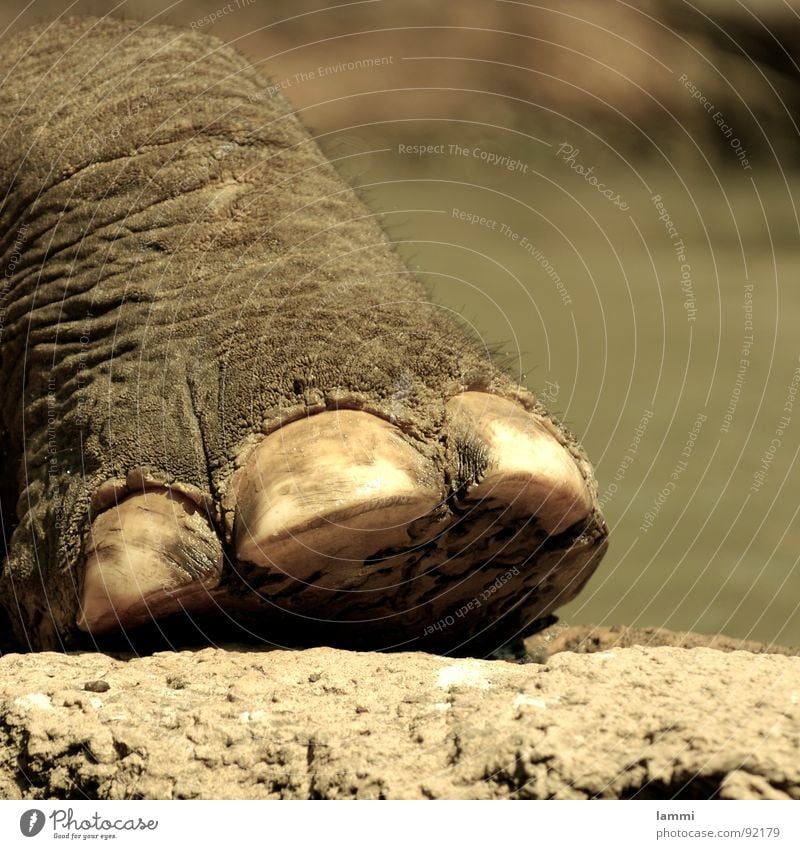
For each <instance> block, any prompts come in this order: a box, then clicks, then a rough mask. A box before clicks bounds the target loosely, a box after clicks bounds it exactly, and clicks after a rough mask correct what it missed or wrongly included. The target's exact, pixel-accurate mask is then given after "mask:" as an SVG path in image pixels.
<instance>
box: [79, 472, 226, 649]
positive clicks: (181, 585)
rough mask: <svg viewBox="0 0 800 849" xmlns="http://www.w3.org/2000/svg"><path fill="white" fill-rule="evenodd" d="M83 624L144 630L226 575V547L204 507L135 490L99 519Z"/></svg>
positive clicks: (94, 629)
mask: <svg viewBox="0 0 800 849" xmlns="http://www.w3.org/2000/svg"><path fill="white" fill-rule="evenodd" d="M85 554H86V562H85V571H84V577H83V588H82V597H81V605H80V609H79V612H78V616H77V625H78V627H79V628H80V629H81V630H82V631H86V632H89V633H91V634H95V635H96V634H105V633H109V632H115V631H120V630H126V629H129V628H136V627H138V626H140V625H143V624H145V623H147V622H151V621H154V620H156V619H159V618H160V617H162V616H165V615H168V614H170V613H173V612H176V611H178V610H181V609H185V608H186V607H187V606H191V603H192V601H193V600H194V599H196V598H197V597H198V596H200V597H203V596H207V595H208V592H209V591H210V590H211V589H212V588H213V587H215V586H216V585H217V584H218V583H219V580H220V576H221V572H222V563H223V556H222V547H221V545H220V543H219V540H218V539H217V537H216V535H215V533H214V531H213V529H212V528H211V526H210V524H209V522H208V520H207V518H206V516H205V515H204V513H203V511H202V510H201V509H200V508H199V507H198V506H197V505H196V504H195V503H194V502H193V501H191V500H190V499H189V498H187V497H186V496H184V495H182V494H179V493H177V492H174V491H172V490H170V489H166V488H164V489H152V490H146V491H142V492H139V493H136V494H131V495H128V496H127V497H126V498H124V499H123V500H121V501H120V502H119V503H118V504H116V505H114V506H112V507H110V508H108V509H106V510H105V511H104V512H102V513H101V514H100V515H99V516H98V517H97V518H96V519H95V520H94V521H93V523H92V525H91V529H90V532H89V537H88V541H87V545H86V550H85Z"/></svg>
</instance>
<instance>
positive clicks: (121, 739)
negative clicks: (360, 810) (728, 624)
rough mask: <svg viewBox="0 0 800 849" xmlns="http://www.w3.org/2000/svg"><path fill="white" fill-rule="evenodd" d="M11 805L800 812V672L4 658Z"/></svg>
mask: <svg viewBox="0 0 800 849" xmlns="http://www.w3.org/2000/svg"><path fill="white" fill-rule="evenodd" d="M0 681H2V682H3V683H2V684H0V797H5V798H26V799H45V798H56V799H78V798H84V797H89V798H93V799H127V798H147V799H178V798H204V799H222V798H225V799H228V798H231V799H262V798H263V799H268V798H287V799H288V798H295V799H297V798H299V799H307V798H312V799H337V798H339V799H341V798H359V799H374V798H392V799H399V798H404V799H417V798H447V799H456V798H457V799H499V798H530V799H548V798H556V799H589V798H658V799H669V798H684V799H685V798H710V797H716V798H737V799H738V798H748V799H753V798H758V799H765V798H770V799H786V798H800V761H798V758H797V751H798V749H800V658H797V657H786V656H780V655H771V654H754V653H749V652H743V651H734V652H721V651H718V650H715V649H708V648H694V649H682V648H674V647H659V648H652V647H632V648H623V649H614V650H611V651H603V652H599V653H592V654H581V653H574V652H561V653H558V654H555V655H553V656H551V657H549V658H546V659H545V660H544V662H542V663H527V664H521V663H508V662H505V661H502V660H494V661H491V660H475V659H453V658H446V657H438V656H433V655H427V654H422V653H407V654H376V653H357V652H346V651H338V650H333V649H328V648H315V649H308V650H304V651H285V650H275V651H267V650H256V649H247V648H244V647H238V646H231V647H227V648H224V649H221V648H207V649H203V650H200V651H182V652H162V653H158V654H154V655H151V656H148V657H141V658H135V657H134V658H130V659H120V658H114V657H111V656H109V655H104V654H99V653H81V654H73V655H69V654H58V653H41V654H28V655H20V654H9V655H6V656H4V657H2V658H0Z"/></svg>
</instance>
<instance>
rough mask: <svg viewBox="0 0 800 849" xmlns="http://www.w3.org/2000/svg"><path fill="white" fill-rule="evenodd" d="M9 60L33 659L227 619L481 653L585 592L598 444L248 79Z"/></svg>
mask: <svg viewBox="0 0 800 849" xmlns="http://www.w3.org/2000/svg"><path fill="white" fill-rule="evenodd" d="M4 58H5V67H6V73H7V80H6V82H5V83H4V85H3V87H2V89H0V126H2V128H3V138H2V143H1V144H0V179H2V181H3V183H2V186H0V197H2V198H3V201H2V207H0V231H1V232H2V233H3V242H2V246H1V247H0V252H1V254H2V259H1V260H0V264H2V266H3V267H4V268H5V269H8V270H9V272H10V273H9V276H8V280H9V281H10V283H8V285H6V288H5V289H4V291H3V312H2V317H3V318H2V326H1V327H0V333H1V334H2V347H1V348H0V357H1V359H0V379H1V380H2V383H3V396H2V433H1V434H0V440H1V442H2V446H3V452H4V453H3V469H2V472H3V480H2V483H0V494H2V496H3V527H4V536H5V537H6V539H5V543H6V547H7V557H6V558H5V563H4V567H3V573H2V579H1V580H0V595H1V597H2V602H3V604H4V606H5V608H6V610H7V613H8V618H9V626H8V627H10V628H11V629H13V633H14V635H15V638H16V639H17V640H18V642H19V643H20V644H21V645H23V646H25V647H31V648H38V649H42V648H69V647H75V646H82V645H83V646H86V645H97V644H98V641H99V642H102V641H103V640H104V639H111V640H113V639H114V638H117V637H120V636H124V637H125V638H128V637H129V636H130V635H131V634H136V633H138V634H139V635H140V639H142V640H146V639H147V637H146V636H141V635H142V634H147V632H148V629H149V630H150V632H151V633H150V636H151V637H152V636H154V634H157V633H173V634H175V633H177V634H181V635H182V636H185V635H186V633H187V630H188V631H192V632H193V633H196V634H199V635H201V636H202V637H204V638H206V639H207V638H208V635H209V634H211V633H212V632H213V631H214V629H215V628H218V629H222V630H223V631H224V630H225V629H226V628H232V629H234V630H236V631H237V635H238V638H239V639H241V638H243V637H245V636H246V635H247V634H250V635H256V636H259V637H264V638H267V639H271V640H275V641H278V642H280V641H284V644H286V641H290V640H291V641H295V642H301V643H305V644H309V643H310V644H313V643H318V642H319V641H322V640H324V641H325V642H327V643H332V644H338V645H344V646H354V647H361V648H363V647H371V648H404V649H418V648H424V649H434V650H438V651H461V652H468V651H476V650H478V647H480V646H486V645H488V646H496V645H498V644H500V643H502V642H504V641H505V640H508V639H510V638H512V637H514V636H515V635H518V634H520V633H522V632H525V631H526V630H530V629H531V628H534V627H535V624H536V623H537V622H538V621H540V620H542V619H545V618H546V617H547V616H549V614H550V613H551V612H552V610H554V609H555V608H556V607H558V606H560V605H562V604H564V603H566V602H567V601H569V600H570V599H571V598H573V597H574V596H575V595H576V593H577V592H578V591H579V590H580V589H581V587H582V586H583V585H584V584H585V582H586V581H587V580H588V578H589V576H590V575H591V573H592V572H593V570H594V569H595V568H596V566H597V564H598V563H599V561H600V558H601V557H602V555H603V553H604V551H605V546H606V536H607V528H606V525H605V522H604V520H603V517H602V515H601V514H600V511H599V509H598V505H597V498H596V484H595V481H594V477H593V474H592V470H591V467H590V465H589V462H588V460H587V458H586V456H585V454H584V452H583V451H582V449H581V448H580V446H579V445H578V443H577V442H576V440H575V439H574V437H573V436H572V435H571V434H570V433H568V432H567V431H566V430H565V429H564V428H563V427H561V426H560V425H559V424H558V423H557V422H556V421H554V420H553V419H552V418H551V417H550V416H549V415H548V413H547V411H546V410H545V409H544V408H543V407H542V406H541V405H540V404H539V402H538V401H537V399H536V397H535V396H534V395H533V394H532V393H531V392H530V391H528V390H526V389H525V388H523V387H521V386H520V385H519V384H518V383H517V382H516V381H515V380H514V379H513V377H512V376H511V375H510V374H508V373H506V372H505V371H504V370H503V369H502V368H501V367H500V366H499V365H498V364H497V363H496V362H495V360H494V358H493V357H492V356H491V354H490V353H489V352H488V351H487V349H486V346H485V345H484V344H483V343H482V342H481V341H480V340H478V339H475V338H473V337H472V336H471V335H470V334H469V333H468V332H467V330H466V329H465V328H464V326H462V324H461V323H460V321H459V320H458V318H457V317H454V316H453V315H451V314H450V313H448V311H447V310H445V309H443V308H441V307H439V306H437V305H436V304H434V303H432V302H431V301H430V299H429V298H428V296H427V294H426V292H425V290H424V289H423V287H422V286H421V284H420V283H419V281H418V280H417V279H416V278H415V277H414V275H413V273H411V272H410V271H409V269H408V268H407V267H406V266H405V265H404V264H403V262H402V261H401V259H400V258H399V256H398V255H397V253H396V252H395V250H394V249H393V247H392V245H391V243H390V241H389V240H388V238H387V237H386V235H385V234H384V232H383V231H382V229H381V227H380V226H379V224H378V222H377V220H376V216H375V215H374V214H373V213H371V212H370V211H369V210H368V209H367V208H366V207H365V206H364V205H363V204H362V203H361V202H360V201H359V199H358V198H357V197H356V195H355V194H354V192H353V191H352V190H351V189H350V188H349V187H347V186H346V185H344V183H343V182H342V181H341V180H340V179H339V178H338V176H337V174H336V172H335V170H334V168H333V167H332V166H331V165H330V163H328V162H327V161H326V160H325V158H324V157H323V155H322V154H321V152H320V151H319V149H318V147H317V146H316V144H315V143H314V141H313V140H312V139H311V138H310V136H309V134H308V133H307V132H306V131H305V129H304V128H303V127H302V125H301V124H300V122H299V121H298V119H297V117H296V116H295V115H294V114H293V112H292V109H291V107H290V106H289V104H288V103H287V102H286V101H285V100H284V99H283V98H282V97H281V96H280V94H278V93H276V92H275V90H274V88H271V87H270V86H269V85H268V82H267V81H266V79H265V78H263V77H262V76H261V75H260V73H259V72H258V71H257V70H255V69H254V68H252V67H250V66H249V64H248V63H247V62H246V60H244V59H243V58H242V57H241V56H240V55H239V54H237V53H236V52H235V51H234V50H233V49H231V48H229V47H226V46H225V45H224V44H223V43H222V42H220V41H218V40H216V39H214V38H211V37H209V36H207V35H205V34H201V33H198V32H192V31H182V30H177V29H172V28H169V27H164V26H140V25H139V24H136V23H134V22H130V21H118V20H112V19H103V20H99V19H91V18H88V19H87V18H81V19H70V20H64V21H59V22H58V23H55V24H52V25H48V26H46V27H39V28H35V29H32V30H29V31H27V32H26V33H24V34H23V35H21V36H20V37H19V38H17V39H16V40H15V41H14V42H13V43H11V44H9V45H7V48H6V52H5V57H4ZM12 531H13V532H12ZM237 629H238V630H237Z"/></svg>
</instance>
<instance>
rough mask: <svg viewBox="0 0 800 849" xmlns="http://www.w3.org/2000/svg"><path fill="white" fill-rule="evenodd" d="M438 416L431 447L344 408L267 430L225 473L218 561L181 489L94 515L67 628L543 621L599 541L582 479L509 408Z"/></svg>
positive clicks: (436, 636) (381, 639)
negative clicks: (227, 536) (225, 529)
mask: <svg viewBox="0 0 800 849" xmlns="http://www.w3.org/2000/svg"><path fill="white" fill-rule="evenodd" d="M446 411H447V415H446V425H445V429H444V431H443V432H442V434H441V437H440V441H439V442H438V443H436V444H435V445H434V446H431V445H421V444H419V443H416V442H414V441H413V440H411V439H409V438H408V437H406V436H405V435H404V434H403V432H402V431H401V430H400V429H399V428H398V427H396V426H395V425H393V424H391V423H389V422H388V421H385V420H383V419H381V418H378V417H377V416H375V415H372V414H371V413H368V412H364V411H356V410H337V411H326V412H321V413H317V414H315V415H312V416H310V417H308V418H305V419H302V420H299V421H295V422H292V423H289V424H287V425H285V426H283V427H282V428H280V429H279V430H277V431H275V432H273V433H271V434H270V435H269V436H267V437H266V438H264V439H263V441H262V442H261V443H260V444H259V445H258V446H257V447H256V448H255V450H254V451H253V452H252V454H251V455H250V456H249V457H248V458H247V459H246V461H245V463H244V465H243V467H242V468H241V469H240V470H239V471H238V472H237V473H236V474H235V476H234V479H233V480H232V483H231V492H232V500H233V502H234V503H235V519H234V526H233V529H232V535H231V536H232V543H231V552H230V556H229V557H228V558H227V563H226V565H225V567H224V568H223V562H224V560H225V558H223V555H222V546H221V544H220V543H219V541H218V538H217V536H216V534H215V532H214V530H213V528H212V527H211V525H210V524H209V522H208V520H207V518H206V516H205V515H204V514H203V511H201V510H200V509H199V508H198V507H196V505H194V503H193V502H191V501H190V500H189V499H188V498H186V497H185V496H183V495H180V494H178V493H174V492H172V491H170V490H168V489H164V490H162V491H145V492H143V493H137V494H134V495H129V496H128V497H127V498H126V499H125V500H124V501H122V502H121V503H120V504H119V505H118V506H115V507H113V508H111V509H109V510H107V511H106V512H104V513H102V514H101V515H100V516H99V517H98V518H96V519H95V521H94V524H93V525H92V532H91V535H90V542H89V546H88V548H87V551H86V554H87V561H86V571H85V577H84V583H83V604H82V612H81V614H80V616H79V619H78V626H79V627H80V628H81V629H82V630H84V631H88V632H90V633H92V634H107V633H113V632H115V631H119V630H121V629H127V628H131V627H137V626H138V625H140V624H143V623H144V622H146V621H148V620H150V621H155V620H158V619H160V618H161V617H166V616H168V615H170V614H172V613H174V612H175V611H176V610H184V611H188V612H189V613H196V614H199V613H204V612H205V613H207V612H208V611H210V610H214V609H216V610H217V611H218V612H220V611H222V612H224V614H225V615H226V616H227V617H234V618H235V617H237V616H240V617H243V618H244V619H245V620H247V621H248V623H249V625H248V627H252V624H253V623H254V622H255V623H259V622H260V624H261V625H262V626H263V627H262V629H261V630H266V631H269V630H270V626H272V627H280V623H281V622H283V623H286V622H290V623H291V622H292V621H294V624H295V625H296V626H297V625H298V623H300V628H299V630H300V631H301V632H302V631H303V630H304V629H305V630H306V631H308V632H309V633H310V632H312V631H313V632H315V633H319V632H322V633H324V634H325V635H326V636H325V637H324V639H328V640H330V641H333V642H339V643H343V644H349V645H359V646H369V647H388V646H389V645H408V644H409V643H414V642H416V641H421V642H422V643H424V644H429V645H430V646H434V647H435V646H437V645H442V644H447V645H452V644H453V643H454V642H458V641H459V640H463V639H471V638H472V637H474V636H475V635H478V634H484V633H485V634H490V633H493V632H495V631H496V630H500V631H503V632H504V633H508V632H509V631H514V630H515V629H519V628H523V627H524V625H525V624H526V623H529V622H531V621H533V620H535V619H539V618H542V617H544V616H547V615H549V613H550V612H551V611H552V610H553V609H555V608H556V607H558V606H560V605H562V604H564V603H566V602H567V601H568V600H569V599H570V598H572V597H573V596H574V595H575V594H576V593H577V592H578V591H579V590H580V589H581V587H582V586H583V584H584V583H585V581H586V580H587V579H588V577H589V575H590V574H591V572H592V571H593V570H594V568H595V567H596V565H597V563H598V562H599V560H600V558H601V557H602V554H603V553H604V551H605V539H606V535H607V529H606V527H605V523H604V522H603V520H602V517H601V516H600V514H599V512H598V510H597V509H596V506H595V502H594V497H593V493H592V490H591V489H590V486H589V485H588V484H587V481H586V480H585V479H584V473H583V472H582V470H581V468H580V467H579V465H578V464H577V463H576V461H575V460H574V459H573V456H572V454H571V453H570V451H569V450H568V448H566V447H565V444H564V441H563V439H559V432H558V431H557V429H556V426H555V425H553V424H552V423H551V422H550V421H549V420H547V419H545V418H542V417H539V416H536V415H534V414H532V413H529V412H528V411H527V410H525V409H524V408H523V407H522V406H520V405H519V404H517V403H515V402H513V401H510V400H506V399H504V398H501V397H499V396H496V395H490V394H487V393H480V392H465V393H463V394H461V395H457V396H455V397H454V398H452V399H450V401H449V402H448V403H447V405H446ZM297 630H298V628H295V631H297Z"/></svg>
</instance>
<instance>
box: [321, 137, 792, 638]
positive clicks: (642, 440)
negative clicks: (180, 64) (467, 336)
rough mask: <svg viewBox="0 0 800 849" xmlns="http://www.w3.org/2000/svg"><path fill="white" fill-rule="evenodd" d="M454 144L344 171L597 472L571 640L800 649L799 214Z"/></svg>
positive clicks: (653, 173)
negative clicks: (688, 633) (590, 552)
mask: <svg viewBox="0 0 800 849" xmlns="http://www.w3.org/2000/svg"><path fill="white" fill-rule="evenodd" d="M351 141H352V140H351ZM450 141H452V140H447V139H445V140H444V142H441V140H440V139H432V140H431V144H437V145H443V146H440V147H437V149H435V150H432V151H426V152H424V153H421V154H420V153H419V152H409V151H406V150H402V149H400V147H399V145H400V144H402V143H403V139H402V136H401V135H394V136H393V135H391V134H387V133H385V132H384V133H382V135H381V137H380V138H379V139H375V140H369V139H364V138H362V139H361V140H360V141H359V144H360V149H361V150H362V151H373V152H372V153H366V154H365V155H364V156H358V157H355V158H351V159H350V160H348V161H347V162H345V163H343V164H342V167H343V170H345V171H347V169H348V168H349V169H350V171H349V175H348V176H349V177H350V178H351V179H354V180H355V182H357V183H359V184H360V185H361V186H362V191H363V193H364V194H365V196H366V197H367V198H368V200H369V201H370V203H371V204H372V206H373V207H374V208H375V209H378V210H381V211H382V212H383V213H384V220H385V223H386V226H387V227H388V229H389V231H390V233H391V234H392V236H393V238H394V239H396V240H397V242H398V247H399V249H400V250H401V251H402V252H403V253H404V254H405V255H406V256H407V257H408V259H409V261H410V263H411V264H412V265H413V266H414V267H416V268H417V269H418V271H419V272H420V273H421V274H422V275H423V276H424V278H425V279H426V280H427V281H428V283H429V284H430V287H431V291H432V297H433V298H434V299H435V301H436V302H438V303H439V304H441V305H442V307H443V308H445V309H450V310H453V311H455V312H456V313H457V314H459V315H460V316H461V318H462V320H463V321H464V322H466V323H467V324H469V325H470V326H471V327H472V328H473V329H474V331H475V332H476V333H478V334H479V335H480V336H481V338H482V339H484V340H485V341H486V344H487V346H489V347H492V348H495V347H497V345H498V343H500V348H501V351H502V356H504V357H506V358H507V360H508V362H509V363H510V364H511V367H512V368H514V369H515V370H517V372H518V373H519V376H520V380H521V381H523V382H525V383H527V384H528V385H529V386H531V387H532V388H534V389H536V390H539V391H540V392H541V393H542V394H543V395H544V396H545V399H546V401H547V403H548V405H549V406H550V408H551V409H552V410H555V411H556V412H557V413H558V414H559V416H560V417H561V419H562V420H563V421H565V422H567V423H568V425H569V426H570V427H571V428H572V429H573V430H574V431H575V432H576V433H578V434H579V435H580V436H581V437H582V439H583V442H584V444H585V446H586V448H587V449H588V452H589V454H590V456H591V458H592V459H593V461H594V463H595V465H596V469H597V476H598V479H599V484H600V492H601V493H602V495H601V500H602V503H603V505H604V510H605V513H606V516H607V519H608V521H609V524H610V527H611V529H612V530H611V540H612V544H611V549H610V552H609V554H608V555H607V557H606V560H605V561H604V564H603V566H602V567H601V569H600V571H599V572H598V573H597V574H596V575H595V577H594V578H593V579H592V581H591V582H590V584H589V586H588V587H587V589H586V590H585V591H584V593H583V594H582V596H581V597H580V598H579V600H577V601H575V602H573V603H572V604H571V605H569V607H567V608H565V609H564V611H563V615H564V618H566V619H572V620H575V621H581V622H589V621H592V622H599V623H626V624H631V625H659V626H665V627H670V628H677V629H695V630H699V631H703V632H706V633H718V632H722V633H727V634H731V635H734V636H740V637H747V638H751V639H758V640H763V641H767V642H769V641H775V642H783V643H800V613H799V612H798V603H800V566H798V540H799V539H800V515H799V513H800V464H798V452H800V328H799V327H798V321H799V320H800V286H799V285H798V281H800V240H798V227H797V213H796V211H795V206H794V204H795V203H797V200H798V199H797V197H796V196H795V198H794V200H793V199H792V197H791V195H790V191H789V188H787V183H786V182H784V179H783V178H782V176H781V175H780V173H765V172H764V170H763V169H762V170H761V171H760V172H756V171H754V170H753V169H746V168H744V167H741V166H739V167H733V168H730V167H729V168H728V169H727V170H725V171H714V170H713V169H711V168H706V169H702V168H698V167H691V168H686V167H684V168H680V167H675V168H673V167H671V166H669V165H664V164H661V165H657V166H656V165H651V166H649V167H647V166H641V167H639V168H638V169H636V170H635V169H633V168H628V167H626V166H624V165H622V166H620V165H619V164H615V163H613V162H610V161H605V162H604V161H603V160H597V161H593V160H591V159H590V158H588V157H585V156H584V155H583V154H579V155H578V156H572V157H570V155H569V151H568V150H566V149H565V150H563V151H562V152H561V154H560V155H559V152H558V144H553V145H552V146H550V145H542V144H538V145H536V144H534V143H532V142H531V143H526V144H525V145H521V146H519V147H518V148H516V149H512V152H511V153H509V151H508V149H507V148H506V150H505V152H504V153H503V154H502V155H505V156H506V157H507V161H502V160H501V159H498V158H497V157H499V156H501V154H500V153H499V152H498V150H502V149H499V148H498V145H497V144H496V140H495V143H494V144H493V143H492V140H487V139H485V138H484V139H481V138H472V139H467V140H465V139H464V136H463V134H461V135H460V136H459V138H458V145H459V147H460V148H462V149H467V150H468V151H469V153H467V154H463V153H462V152H461V151H460V150H459V149H450V148H449V143H450ZM332 147H333V150H332V153H333V154H334V155H335V154H336V152H337V148H336V145H335V144H334V145H333V146H332ZM338 150H339V151H340V152H341V150H342V148H341V147H340V148H338ZM476 150H477V151H478V152H477V153H476V152H475V151H476ZM484 151H485V152H486V153H485V155H484ZM492 151H494V153H495V159H494V160H493V159H492V157H491V155H490V154H491V152H492ZM351 152H352V151H351ZM355 160H357V162H358V165H357V166H356V167H354V166H353V161H355ZM520 163H521V164H520ZM576 163H577V166H580V168H583V169H584V172H585V171H586V169H588V168H591V167H592V166H594V170H593V171H592V172H591V173H589V174H588V178H589V179H587V174H586V173H581V170H580V168H579V167H574V166H576ZM595 175H597V176H598V181H597V182H598V183H599V184H600V185H596V184H595V183H594V181H592V180H591V177H593V176H595ZM601 186H602V188H601Z"/></svg>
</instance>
